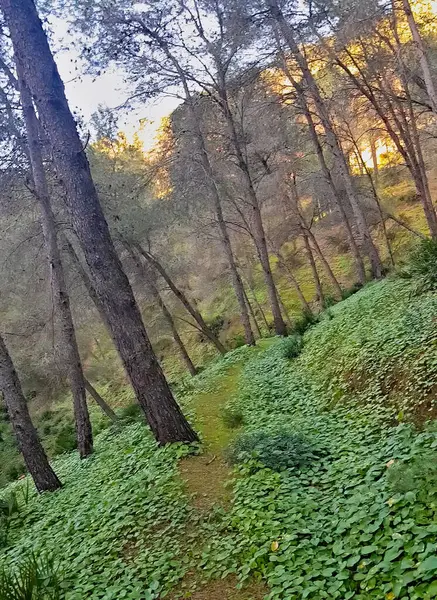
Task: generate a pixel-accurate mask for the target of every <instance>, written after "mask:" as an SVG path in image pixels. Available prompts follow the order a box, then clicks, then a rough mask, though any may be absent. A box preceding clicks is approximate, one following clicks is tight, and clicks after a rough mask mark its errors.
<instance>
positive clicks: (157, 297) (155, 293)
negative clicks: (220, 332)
mask: <svg viewBox="0 0 437 600" xmlns="http://www.w3.org/2000/svg"><path fill="white" fill-rule="evenodd" d="M124 246H125V248H126V249H127V251H128V253H129V255H130V257H131V258H132V260H133V261H134V264H135V267H136V269H137V271H138V273H139V274H140V275H141V277H142V278H143V279H144V280H145V281H146V285H147V288H148V290H149V291H150V293H151V295H152V297H153V299H154V301H155V302H156V304H157V306H158V307H159V308H160V310H161V312H162V315H163V317H164V319H165V320H166V321H167V324H168V326H169V328H170V331H171V333H172V336H173V339H174V341H175V343H176V346H177V347H178V350H179V353H180V355H181V358H182V360H183V361H184V363H185V365H186V367H187V369H188V371H189V373H190V374H191V375H192V376H194V375H196V374H197V369H196V367H195V366H194V364H193V361H192V360H191V358H190V355H189V354H188V351H187V349H186V347H185V344H184V342H183V341H182V338H181V336H180V335H179V332H178V330H177V327H176V324H175V322H174V319H173V317H172V315H171V312H170V311H169V309H168V308H167V306H166V304H165V302H164V300H163V299H162V297H161V294H160V293H159V290H158V288H157V287H156V285H155V282H154V281H153V278H152V276H151V274H150V273H148V272H147V268H146V266H145V265H144V263H142V262H141V259H140V257H139V256H138V254H137V253H136V252H135V250H134V249H133V248H132V247H131V246H130V245H129V244H128V243H127V242H126V243H125V244H124Z"/></svg>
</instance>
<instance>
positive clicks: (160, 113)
mask: <svg viewBox="0 0 437 600" xmlns="http://www.w3.org/2000/svg"><path fill="white" fill-rule="evenodd" d="M50 20H51V21H52V22H51V30H52V32H53V35H52V38H53V37H54V38H55V40H54V41H55V46H61V45H62V46H64V48H63V49H58V50H57V51H56V50H55V59H56V62H57V65H58V69H59V73H60V75H61V77H62V79H63V81H64V84H65V91H66V94H67V98H68V101H69V104H70V108H71V109H72V110H73V111H75V112H77V113H79V114H80V115H81V117H82V118H83V119H84V120H85V122H89V120H90V118H91V115H92V114H93V112H95V111H96V110H97V107H98V106H99V105H100V104H102V105H104V106H107V107H109V108H116V107H118V106H120V105H122V104H123V103H124V102H125V101H126V100H127V97H128V91H127V89H126V84H125V83H124V82H123V77H122V73H121V71H117V69H113V70H112V71H107V72H105V73H102V75H100V76H99V77H93V76H91V75H86V74H84V64H83V63H82V62H81V60H80V56H79V54H80V48H77V46H75V44H74V40H71V39H70V40H69V39H68V37H67V23H66V22H64V21H62V20H61V19H50ZM66 46H67V48H65V47H66ZM179 102H180V101H179V100H177V99H176V98H172V97H166V96H161V97H159V98H156V99H154V100H150V101H147V102H146V103H144V104H142V105H140V106H139V107H138V109H135V110H126V111H125V110H122V111H121V112H120V120H119V129H121V130H123V131H124V132H125V133H126V135H127V137H128V138H132V136H133V134H134V133H135V132H136V131H137V132H138V130H139V128H140V122H141V121H143V120H145V123H143V127H142V128H141V131H139V136H140V138H141V140H142V141H143V143H144V148H145V150H149V149H150V148H151V147H152V146H153V142H154V136H155V134H156V130H157V128H158V127H159V125H160V122H161V119H162V118H163V117H166V116H168V115H169V114H170V113H171V112H172V111H173V110H174V109H175V108H176V106H177V105H178V104H179Z"/></svg>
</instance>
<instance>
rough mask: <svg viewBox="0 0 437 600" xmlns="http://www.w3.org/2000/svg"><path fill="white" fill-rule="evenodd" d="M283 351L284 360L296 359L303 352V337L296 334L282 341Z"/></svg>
mask: <svg viewBox="0 0 437 600" xmlns="http://www.w3.org/2000/svg"><path fill="white" fill-rule="evenodd" d="M281 349H282V356H283V357H284V358H288V359H292V358H296V357H297V356H299V354H300V353H301V351H302V337H301V336H300V335H296V334H295V335H290V336H288V337H287V338H285V339H284V340H282V342H281Z"/></svg>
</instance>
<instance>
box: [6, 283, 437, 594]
mask: <svg viewBox="0 0 437 600" xmlns="http://www.w3.org/2000/svg"><path fill="white" fill-rule="evenodd" d="M412 289H413V284H412V282H410V281H408V280H392V281H384V282H381V283H377V284H371V285H368V286H366V287H365V288H364V289H363V290H361V291H359V292H358V293H356V294H354V295H353V296H351V297H350V298H348V299H347V300H345V301H344V302H342V303H341V304H338V305H336V306H333V307H330V309H329V314H325V315H322V317H321V319H320V322H319V323H317V324H315V325H314V326H312V327H311V328H309V329H307V331H306V332H305V334H304V337H303V342H304V343H303V346H302V349H301V352H300V354H299V355H297V356H294V358H287V357H286V356H284V347H283V342H282V341H281V340H277V341H276V342H275V343H274V344H273V345H272V347H271V348H268V349H267V350H266V351H265V352H263V353H260V352H258V351H255V350H253V349H250V348H247V347H242V348H239V349H237V350H235V351H233V352H231V353H229V354H228V355H227V356H225V357H224V358H222V359H217V360H216V361H215V362H214V363H213V364H212V366H211V368H210V369H207V370H205V371H204V372H202V373H201V374H200V375H199V376H198V377H196V378H194V379H192V380H188V379H186V380H181V381H180V382H179V383H178V385H177V388H176V389H177V394H178V398H179V399H180V400H182V402H183V404H184V408H185V410H187V409H188V413H189V414H191V412H192V409H193V406H194V404H195V401H196V397H197V395H198V394H201V395H202V397H203V398H205V394H207V396H210V398H211V401H214V392H215V391H216V390H217V389H220V386H223V385H224V382H225V381H226V379H225V378H226V376H227V374H229V373H230V372H231V373H232V376H235V373H234V371H232V370H231V371H230V367H233V366H235V367H236V365H244V371H243V375H242V376H241V379H240V385H239V393H238V396H237V397H236V398H230V399H229V404H228V408H229V409H232V410H233V411H234V413H235V414H238V415H239V417H238V418H239V420H240V422H239V423H238V425H241V424H243V426H244V430H243V434H242V436H244V437H242V438H240V440H241V439H242V440H246V441H247V440H252V441H251V446H250V444H249V446H250V448H249V450H248V453H247V454H246V455H244V452H246V449H243V453H242V454H241V455H240V456H241V460H240V459H239V460H238V461H236V462H238V464H237V465H236V467H235V472H236V477H235V478H234V480H233V482H232V493H233V499H232V503H231V505H230V507H229V509H228V510H227V511H225V510H224V509H223V508H219V507H217V508H215V509H213V510H212V511H211V512H209V513H206V514H200V513H199V512H196V510H195V509H194V508H193V507H192V506H190V503H189V499H188V498H187V495H186V493H185V491H184V487H183V483H182V481H181V480H180V478H179V476H178V470H177V465H178V460H179V458H180V457H182V456H185V455H186V454H187V453H188V452H189V451H190V449H189V448H186V447H184V446H174V447H168V448H158V447H157V446H156V444H155V443H154V442H153V440H152V439H151V437H150V435H149V433H148V432H147V428H146V427H145V426H144V425H143V424H140V423H135V424H132V425H130V426H126V427H124V428H123V429H121V430H120V431H116V430H112V429H109V430H106V431H103V432H102V433H101V434H100V435H99V436H98V437H97V441H96V453H95V455H93V456H92V457H91V458H89V459H87V460H86V461H80V460H79V458H78V457H77V455H76V454H75V453H73V454H68V455H65V456H63V457H61V458H59V459H57V461H56V464H55V467H56V470H57V471H58V472H59V474H60V476H61V478H62V480H63V481H64V482H65V486H64V488H63V489H61V490H59V491H57V492H55V493H53V494H44V495H42V496H41V497H36V495H31V497H30V498H29V499H28V501H27V502H26V503H24V502H22V503H21V505H20V512H19V516H18V517H17V518H14V520H13V522H12V525H11V527H10V530H9V535H8V543H7V546H6V547H5V549H4V550H3V557H2V559H3V560H6V561H8V564H9V563H18V561H19V557H20V556H21V555H22V554H23V553H27V552H33V553H35V555H38V554H40V553H42V552H46V553H49V554H54V555H56V558H57V560H58V562H59V567H60V569H61V570H62V573H63V577H64V581H63V585H64V588H63V589H64V590H65V592H64V593H65V598H66V599H67V600H79V598H80V599H83V598H90V599H92V600H115V599H118V598H126V599H128V600H133V599H134V598H137V599H145V600H157V599H158V598H160V599H164V598H165V597H166V594H167V593H168V592H170V591H171V590H172V589H173V590H175V589H178V588H179V586H180V585H181V581H183V580H184V578H185V576H186V575H187V574H190V575H191V574H193V573H197V574H199V578H201V579H203V578H208V577H226V576H227V575H228V574H236V575H237V576H238V578H239V580H240V582H241V583H243V582H244V581H245V580H247V579H249V578H255V579H256V578H260V579H261V578H262V579H264V580H265V581H266V582H267V583H268V585H269V586H270V593H269V595H268V599H269V600H300V599H302V598H311V600H321V599H329V600H330V599H339V600H347V599H349V598H354V599H357V600H370V599H372V598H375V599H378V600H381V599H385V600H394V599H395V598H399V599H400V600H416V599H431V598H433V597H435V595H436V594H437V583H436V582H437V557H436V556H437V497H436V496H437V494H436V491H435V489H436V479H437V476H436V473H437V468H435V458H434V457H435V456H436V453H437V429H436V427H435V426H433V425H430V424H427V423H426V420H427V419H428V418H429V417H432V416H433V409H434V408H433V407H434V397H435V391H436V390H437V388H436V387H435V386H436V385H437V356H436V344H437V331H436V329H437V328H436V323H435V314H437V313H436V309H437V296H436V295H434V294H433V293H426V294H422V295H417V294H412ZM260 431H261V432H263V433H262V435H260V433H259V432H260ZM286 434H287V435H289V436H290V437H289V438H286ZM253 441H254V443H252V442H253ZM288 442H290V445H289V446H288V445H287V444H288ZM297 442H298V443H297ZM257 444H258V445H257ZM298 446H299V448H300V450H299V452H300V454H301V455H303V449H304V448H305V452H308V453H309V455H311V456H308V460H303V461H299V462H298V463H297V464H296V463H295V464H292V463H287V462H286V461H287V460H288V457H289V456H290V455H292V453H291V452H290V448H291V447H293V448H294V450H295V451H296V448H298ZM253 452H254V454H253ZM263 452H265V457H267V459H266V458H264V460H263V461H260V460H259V458H260V456H261V454H262V453H263ZM297 454H298V453H297V452H296V454H295V456H297ZM269 459H272V461H273V462H267V461H268V460H269ZM283 459H284V462H282V461H283ZM254 461H255V462H256V468H254ZM296 466H297V468H296ZM269 467H271V468H269ZM23 485H24V484H23V482H20V483H17V484H14V486H12V489H16V490H18V489H20V488H21V486H23Z"/></svg>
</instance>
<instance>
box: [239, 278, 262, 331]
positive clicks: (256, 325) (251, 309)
mask: <svg viewBox="0 0 437 600" xmlns="http://www.w3.org/2000/svg"><path fill="white" fill-rule="evenodd" d="M243 290H244V299H245V301H246V304H247V307H248V309H249V312H250V316H251V317H252V321H253V324H254V326H255V329H256V332H257V334H258V337H259V338H262V333H261V329H260V326H259V324H258V321H257V319H256V315H255V312H254V310H253V306H252V304H251V303H250V301H249V298H248V297H247V294H246V290H245V289H244V288H243Z"/></svg>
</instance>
